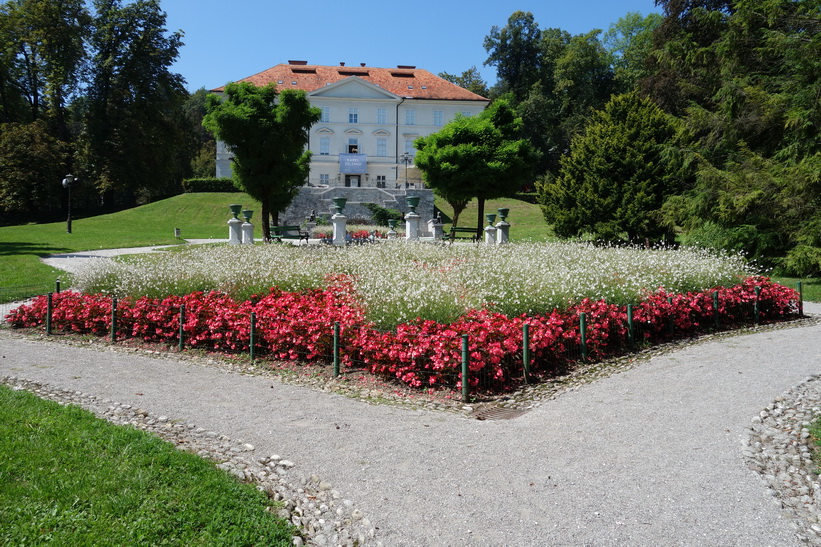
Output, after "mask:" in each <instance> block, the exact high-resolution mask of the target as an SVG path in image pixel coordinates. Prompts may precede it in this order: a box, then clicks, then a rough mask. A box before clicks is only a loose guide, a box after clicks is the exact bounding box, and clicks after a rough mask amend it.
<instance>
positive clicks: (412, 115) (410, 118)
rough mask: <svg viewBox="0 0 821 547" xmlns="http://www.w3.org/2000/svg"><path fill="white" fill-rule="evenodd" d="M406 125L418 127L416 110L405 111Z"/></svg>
mask: <svg viewBox="0 0 821 547" xmlns="http://www.w3.org/2000/svg"><path fill="white" fill-rule="evenodd" d="M405 125H416V109H415V108H409V109H407V110H405Z"/></svg>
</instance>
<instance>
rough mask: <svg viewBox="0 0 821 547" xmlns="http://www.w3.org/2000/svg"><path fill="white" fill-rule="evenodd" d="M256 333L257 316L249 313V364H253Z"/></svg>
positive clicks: (254, 313)
mask: <svg viewBox="0 0 821 547" xmlns="http://www.w3.org/2000/svg"><path fill="white" fill-rule="evenodd" d="M256 332H257V314H256V312H251V332H250V333H249V337H248V353H249V354H250V358H251V362H252V363H253V362H254V357H255V355H254V349H255V348H256V345H257V342H256V338H257V337H256Z"/></svg>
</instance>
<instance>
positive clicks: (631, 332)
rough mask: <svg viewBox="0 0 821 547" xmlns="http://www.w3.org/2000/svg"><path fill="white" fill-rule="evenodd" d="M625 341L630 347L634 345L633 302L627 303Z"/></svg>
mask: <svg viewBox="0 0 821 547" xmlns="http://www.w3.org/2000/svg"><path fill="white" fill-rule="evenodd" d="M627 341H628V343H629V344H630V349H634V348H635V347H636V326H635V325H634V324H633V304H627Z"/></svg>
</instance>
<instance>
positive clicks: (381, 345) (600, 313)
mask: <svg viewBox="0 0 821 547" xmlns="http://www.w3.org/2000/svg"><path fill="white" fill-rule="evenodd" d="M59 289H60V287H59V285H57V286H56V287H55V291H53V292H48V293H47V294H41V295H38V296H36V297H34V298H30V299H29V300H28V301H27V302H24V303H22V304H21V303H20V302H19V301H15V302H13V303H11V302H10V303H8V304H4V306H5V309H3V310H2V311H3V316H4V317H6V320H7V322H8V323H10V325H11V326H12V327H23V328H34V329H42V330H44V331H45V333H46V334H47V335H59V334H81V335H94V336H98V337H107V338H108V339H109V341H110V342H111V343H120V342H124V341H145V342H150V343H163V344H166V345H167V347H168V348H169V349H170V350H172V351H184V350H186V349H188V348H201V349H204V350H208V351H218V352H224V353H231V354H235V355H245V356H247V358H248V359H249V360H250V361H251V362H254V361H259V360H264V361H268V362H273V361H291V362H306V363H313V364H318V365H320V366H323V367H327V370H328V372H329V373H330V374H332V375H333V376H334V377H338V376H340V375H343V374H350V373H352V372H367V373H370V374H373V375H376V376H380V377H384V378H389V379H392V380H394V381H397V382H400V383H401V384H404V385H407V386H411V387H413V388H420V389H428V388H433V389H440V388H444V389H449V390H455V391H456V392H459V393H461V396H462V398H463V399H464V400H468V399H469V398H470V397H471V395H473V394H477V393H497V392H503V391H507V390H511V389H515V388H516V387H517V386H520V385H522V384H524V383H529V382H539V381H541V380H543V379H545V378H549V377H552V376H556V375H560V374H562V373H564V372H566V371H567V370H569V369H570V368H572V367H573V366H574V364H576V363H579V362H591V361H599V360H602V359H604V358H608V357H613V356H618V355H623V354H625V353H628V352H633V351H636V350H640V349H643V348H645V347H649V346H652V345H655V344H660V343H664V342H667V341H671V340H675V339H680V338H686V337H691V336H695V335H698V334H702V333H707V332H715V331H720V330H729V329H734V328H738V327H740V326H745V325H757V324H761V323H764V322H771V321H778V320H784V319H787V318H789V317H795V316H801V315H803V297H802V288H801V284H800V283H799V285H798V291H793V290H792V289H787V288H785V287H781V286H778V285H773V284H762V285H756V286H752V285H750V286H747V287H743V288H741V289H737V288H730V289H722V290H714V291H710V292H704V293H697V294H695V295H693V294H689V295H657V296H655V297H653V298H649V299H648V300H646V301H644V302H641V303H640V304H636V305H627V306H616V305H609V304H606V303H604V302H587V301H585V303H582V304H580V305H578V306H576V307H575V308H573V309H570V310H567V311H564V312H559V311H554V312H553V313H552V314H548V315H544V316H539V317H518V318H508V317H504V316H501V315H500V314H493V313H491V312H488V311H479V312H475V313H474V312H471V314H468V316H467V317H466V319H465V320H464V321H460V322H459V323H458V324H451V325H440V324H437V323H434V322H430V321H418V322H415V323H411V324H406V325H400V326H398V327H397V328H396V329H395V330H392V331H382V330H377V329H374V328H371V327H368V326H367V325H363V324H361V320H358V319H356V318H355V317H353V318H352V317H346V316H345V313H347V312H346V311H345V309H344V308H333V307H332V306H331V307H329V308H328V310H330V311H328V310H326V312H325V313H320V314H315V316H314V317H313V318H310V317H309V318H300V317H298V315H299V310H294V311H293V313H290V314H289V313H287V312H284V311H283V310H277V311H276V313H272V312H271V310H270V309H269V308H267V307H265V306H263V305H262V303H260V302H257V303H256V304H255V303H252V302H245V303H235V302H233V301H231V300H230V298H229V297H227V296H225V295H217V294H215V293H211V294H210V295H207V296H206V297H200V298H185V297H179V298H176V297H170V298H168V299H165V300H152V299H147V298H140V299H133V298H124V299H121V300H120V299H117V298H115V297H111V296H105V295H83V294H79V293H74V292H66V291H63V292H60V290H59ZM15 291H16V292H15ZM17 294H23V295H25V294H26V290H25V288H11V289H2V290H0V297H4V298H6V299H7V300H9V301H11V299H12V298H13V297H14V296H15V295H17ZM287 307H288V306H285V308H287ZM339 310H342V311H341V312H340V311H339ZM304 315H306V316H308V315H310V314H307V313H306V314H304Z"/></svg>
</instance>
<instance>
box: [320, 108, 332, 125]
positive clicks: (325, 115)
mask: <svg viewBox="0 0 821 547" xmlns="http://www.w3.org/2000/svg"><path fill="white" fill-rule="evenodd" d="M319 121H321V122H324V123H329V122H330V121H331V107H330V106H323V107H322V117H321V118H319Z"/></svg>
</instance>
